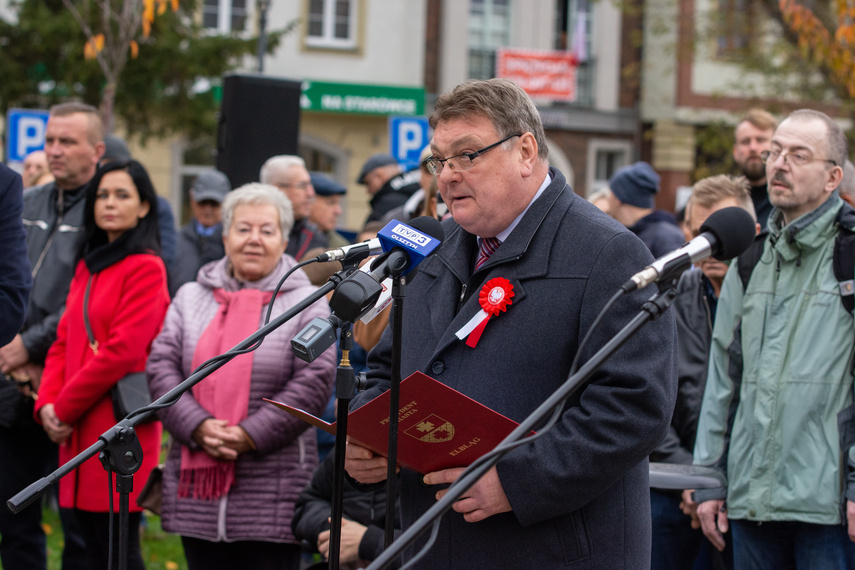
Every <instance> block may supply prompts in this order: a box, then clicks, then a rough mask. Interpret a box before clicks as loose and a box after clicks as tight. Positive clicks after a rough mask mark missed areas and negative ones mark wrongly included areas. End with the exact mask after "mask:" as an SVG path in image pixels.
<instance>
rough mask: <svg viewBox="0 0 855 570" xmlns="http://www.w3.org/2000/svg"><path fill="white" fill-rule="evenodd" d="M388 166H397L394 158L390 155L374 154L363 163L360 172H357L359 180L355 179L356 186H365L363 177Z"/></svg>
mask: <svg viewBox="0 0 855 570" xmlns="http://www.w3.org/2000/svg"><path fill="white" fill-rule="evenodd" d="M390 164H398V161H397V160H395V157H394V156H392V155H391V154H375V155H374V156H372V157H371V158H369V159H368V160H366V161H365V164H363V165H362V170H361V171H360V172H359V178H357V179H356V183H357V184H365V176H366V175H367V174H368V173H369V172H371V171H372V170H374V169H375V168H380V167H381V166H388V165H390Z"/></svg>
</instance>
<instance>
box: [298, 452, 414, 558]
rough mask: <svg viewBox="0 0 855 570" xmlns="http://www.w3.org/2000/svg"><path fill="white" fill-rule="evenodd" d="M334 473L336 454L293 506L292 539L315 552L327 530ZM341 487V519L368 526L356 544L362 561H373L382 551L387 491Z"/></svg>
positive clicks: (397, 526)
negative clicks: (300, 541) (342, 489)
mask: <svg viewBox="0 0 855 570" xmlns="http://www.w3.org/2000/svg"><path fill="white" fill-rule="evenodd" d="M334 473H335V454H334V453H333V452H330V453H328V454H327V457H326V459H324V461H323V463H321V464H320V465H318V467H317V469H315V474H314V476H313V477H312V482H311V483H310V484H309V486H308V487H306V488H305V489H304V490H303V492H302V493H300V497H299V498H298V499H297V504H296V505H295V506H294V518H292V519H291V530H293V531H294V536H296V537H297V538H299V539H300V540H305V541H306V542H308V543H309V545H310V547H311V549H312V550H314V551H317V545H318V535H319V534H321V532H323V531H325V530H329V528H330V523H329V522H328V521H327V519H328V518H329V516H330V513H331V512H332V495H333V481H334ZM344 485H345V487H344V499H343V501H342V511H343V512H344V518H346V519H348V520H352V521H356V522H358V523H359V524H361V525H364V526H366V527H367V530H366V531H365V535H364V536H363V537H362V542H360V543H359V557H360V558H361V559H363V560H374V559H375V558H377V556H379V555H380V553H381V552H383V543H384V538H385V535H384V532H385V531H384V528H385V521H386V492H385V491H383V490H379V491H372V492H368V493H363V492H362V491H358V490H356V489H354V488H353V486H352V485H350V483H348V482H346V481H345V483H344ZM395 515H396V517H395V536H396V537H397V536H398V535H399V534H400V532H401V530H400V529H401V518H400V512H399V510H396V511H395ZM399 566H400V563H394V564H393V565H392V566H391V567H392V568H398V567H399Z"/></svg>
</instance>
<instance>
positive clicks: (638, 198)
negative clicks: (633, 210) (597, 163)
mask: <svg viewBox="0 0 855 570" xmlns="http://www.w3.org/2000/svg"><path fill="white" fill-rule="evenodd" d="M609 189H610V190H611V191H612V194H614V195H615V196H616V197H617V199H618V200H620V201H621V202H623V203H624V204H631V205H633V206H636V207H638V208H652V207H653V196H654V195H655V194H656V193H657V192H659V175H658V174H656V171H654V170H653V167H652V166H650V165H649V164H647V163H646V162H636V163H635V164H630V165H628V166H624V167H622V168H619V169H618V171H617V172H615V173H614V175H612V177H611V179H610V180H609Z"/></svg>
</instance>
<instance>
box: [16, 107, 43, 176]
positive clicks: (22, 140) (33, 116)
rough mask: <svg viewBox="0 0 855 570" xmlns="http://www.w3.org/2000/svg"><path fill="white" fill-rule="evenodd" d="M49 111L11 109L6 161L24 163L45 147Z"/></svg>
mask: <svg viewBox="0 0 855 570" xmlns="http://www.w3.org/2000/svg"><path fill="white" fill-rule="evenodd" d="M48 114H49V113H48V111H45V110H42V109H9V110H8V111H7V113H6V160H7V162H10V163H16V162H23V161H24V158H26V157H27V155H28V154H30V153H31V152H33V151H34V150H39V149H41V148H44V146H45V129H46V128H47V120H48Z"/></svg>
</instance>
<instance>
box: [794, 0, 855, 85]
mask: <svg viewBox="0 0 855 570" xmlns="http://www.w3.org/2000/svg"><path fill="white" fill-rule="evenodd" d="M834 6H835V8H834V11H835V15H836V17H837V27H836V29H835V30H833V31H832V30H830V29H829V28H828V27H827V26H826V25H824V24H823V22H822V21H821V20H820V18H818V17H817V16H816V14H814V12H813V11H811V9H810V8H807V7H806V6H804V5H802V4H800V3H799V2H797V1H796V0H779V8H780V10H781V14H782V15H783V21H784V23H785V24H786V25H787V26H788V27H789V28H790V29H791V30H792V31H793V32H794V33H795V34H796V36H797V37H798V46H799V49H800V50H801V52H802V54H803V55H804V57H805V58H806V59H807V60H808V61H811V62H812V63H814V64H816V65H819V66H821V67H824V68H825V69H827V70H828V72H829V73H830V75H831V79H832V81H833V82H834V83H835V84H837V85H839V86H841V87H843V88H844V89H845V91H846V92H847V93H848V94H849V96H850V97H855V3H852V0H838V1H837V2H835V4H834ZM832 34H833V35H832Z"/></svg>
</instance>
